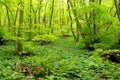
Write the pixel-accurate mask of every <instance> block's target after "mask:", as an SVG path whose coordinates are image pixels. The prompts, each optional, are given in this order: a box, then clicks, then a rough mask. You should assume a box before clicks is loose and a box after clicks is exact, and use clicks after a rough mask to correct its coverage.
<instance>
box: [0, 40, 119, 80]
mask: <svg viewBox="0 0 120 80" xmlns="http://www.w3.org/2000/svg"><path fill="white" fill-rule="evenodd" d="M29 44H31V45H32V43H29ZM70 45H72V46H70ZM27 47H28V46H27ZM26 50H27V49H26ZM102 51H103V50H102V49H96V50H95V52H94V53H93V54H92V53H90V52H86V51H84V50H79V48H78V46H77V45H75V44H74V42H73V40H72V38H69V39H62V40H61V39H59V40H57V41H56V43H52V44H49V45H45V46H39V47H37V48H36V49H35V50H34V52H35V55H34V56H27V57H22V59H21V58H19V57H18V56H14V55H13V53H14V48H13V47H11V46H0V53H1V54H0V60H1V62H0V64H1V66H0V78H1V79H21V80H22V79H23V80H24V79H25V76H24V73H21V72H15V71H13V66H14V63H15V62H18V63H21V64H26V65H29V66H31V68H32V70H33V73H34V76H36V77H37V78H38V79H40V80H41V79H43V80H44V79H46V80H54V79H60V80H61V79H63V80H91V79H94V80H101V79H111V80H115V79H119V74H120V73H119V72H120V68H119V66H120V65H119V64H118V65H116V64H114V63H110V62H103V61H102V58H101V57H100V56H99V54H100V53H101V52H102ZM90 54H92V55H91V56H90ZM35 67H37V68H35ZM33 73H32V74H33ZM32 74H31V75H29V76H28V79H34V76H33V75H32Z"/></svg>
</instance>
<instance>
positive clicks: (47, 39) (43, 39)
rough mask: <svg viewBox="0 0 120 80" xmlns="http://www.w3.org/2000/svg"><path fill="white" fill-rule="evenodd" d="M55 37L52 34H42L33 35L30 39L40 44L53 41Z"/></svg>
mask: <svg viewBox="0 0 120 80" xmlns="http://www.w3.org/2000/svg"><path fill="white" fill-rule="evenodd" d="M56 39H57V37H56V36H54V35H52V34H44V35H39V36H35V37H34V38H33V39H32V41H34V42H39V43H40V44H42V45H44V44H48V43H51V42H54V41H55V40H56Z"/></svg>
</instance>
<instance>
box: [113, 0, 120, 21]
mask: <svg viewBox="0 0 120 80" xmlns="http://www.w3.org/2000/svg"><path fill="white" fill-rule="evenodd" d="M114 3H115V7H116V14H117V17H118V20H119V21H120V0H119V2H118V1H117V0H114Z"/></svg>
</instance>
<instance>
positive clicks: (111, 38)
mask: <svg viewBox="0 0 120 80" xmlns="http://www.w3.org/2000/svg"><path fill="white" fill-rule="evenodd" d="M84 8H86V9H85V10H84ZM80 10H82V11H80V15H82V16H84V15H86V17H85V18H83V22H82V31H81V36H82V38H83V42H84V43H85V45H86V46H89V47H93V48H105V49H110V48H112V46H113V45H114V44H115V43H117V42H118V40H119V37H118V34H119V30H118V28H119V26H118V24H120V23H119V22H118V21H117V19H116V18H114V17H113V16H112V15H111V14H109V13H108V11H107V7H106V6H102V5H99V4H94V3H90V5H89V6H86V5H85V6H83V7H81V9H80Z"/></svg>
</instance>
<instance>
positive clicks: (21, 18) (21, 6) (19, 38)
mask: <svg viewBox="0 0 120 80" xmlns="http://www.w3.org/2000/svg"><path fill="white" fill-rule="evenodd" d="M23 17H24V6H23V2H22V0H20V15H19V27H18V43H17V53H19V54H21V53H22V26H23Z"/></svg>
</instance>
